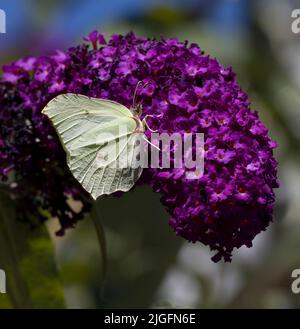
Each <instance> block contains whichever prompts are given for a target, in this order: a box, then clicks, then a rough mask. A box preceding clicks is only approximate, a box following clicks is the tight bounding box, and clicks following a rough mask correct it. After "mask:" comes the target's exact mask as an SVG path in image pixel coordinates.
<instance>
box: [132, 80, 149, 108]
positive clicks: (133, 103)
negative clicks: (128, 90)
mask: <svg viewBox="0 0 300 329" xmlns="http://www.w3.org/2000/svg"><path fill="white" fill-rule="evenodd" d="M149 84H150V81H146V82H143V81H141V80H140V81H139V82H138V83H137V85H136V87H135V90H134V94H133V102H132V107H133V108H136V105H137V102H136V99H137V91H138V89H139V87H140V86H141V85H142V87H141V90H143V89H144V88H146V87H147V86H148V85H149Z"/></svg>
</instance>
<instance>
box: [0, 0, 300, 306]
mask: <svg viewBox="0 0 300 329" xmlns="http://www.w3.org/2000/svg"><path fill="white" fill-rule="evenodd" d="M0 8H2V9H4V10H5V11H6V15H7V33H6V34H0V49H1V50H0V64H4V63H7V62H10V61H12V60H15V59H18V58H19V57H23V56H26V55H39V54H48V53H51V52H53V51H54V50H55V49H67V48H68V47H69V46H72V45H76V44H77V43H79V42H81V37H82V36H83V35H85V34H87V33H88V32H90V31H91V30H94V29H98V30H99V31H105V32H107V34H108V35H109V34H111V33H114V32H116V33H123V34H124V33H127V32H128V31H129V30H133V31H134V32H135V33H136V34H138V35H143V36H147V37H153V36H155V37H159V36H160V35H164V36H165V37H169V36H170V37H171V36H176V37H178V38H179V39H181V40H189V41H190V42H196V43H198V44H199V45H200V47H201V48H202V49H203V50H204V51H205V52H206V53H208V54H211V56H213V57H216V58H217V59H218V60H219V61H220V62H221V63H222V64H224V65H226V66H232V67H233V69H234V70H235V71H236V72H237V76H238V80H239V83H240V84H241V86H242V87H243V89H244V90H245V91H247V92H248V93H249V96H250V99H251V102H252V108H253V109H256V110H258V112H259V114H260V117H261V118H262V120H263V121H264V123H265V124H266V125H267V127H269V128H270V134H271V136H272V137H273V138H274V139H275V140H277V141H278V142H279V145H280V147H279V148H278V149H277V150H276V158H277V160H278V161H279V163H280V166H279V175H280V184H281V187H280V189H278V190H277V191H276V193H277V202H276V209H275V216H274V223H273V224H272V225H271V227H269V229H268V230H267V232H264V233H261V234H260V235H259V236H257V237H256V239H255V240H254V246H253V247H252V248H251V249H247V248H242V249H240V250H238V251H235V253H234V257H233V261H232V263H230V264H228V263H226V264H224V263H218V264H214V263H213V262H212V261H211V260H210V257H211V256H212V254H211V252H210V251H209V249H208V248H207V247H204V246H202V245H201V244H200V243H198V244H189V243H187V242H185V241H184V240H183V239H181V238H179V237H176V236H175V234H174V233H173V232H172V230H171V229H170V228H169V226H168V215H167V214H166V213H165V211H164V210H163V208H162V206H161V205H160V202H159V195H156V194H154V193H152V192H151V190H150V189H148V188H145V187H144V188H140V187H139V188H136V189H135V190H134V191H133V192H130V193H127V194H126V195H125V196H123V197H122V198H120V199H117V198H110V197H105V198H103V199H102V200H100V202H99V211H100V214H101V221H102V223H103V226H104V229H105V232H106V239H107V252H108V264H107V269H108V270H107V275H106V279H105V280H104V282H103V281H102V276H101V272H102V268H101V267H102V260H101V254H100V252H99V246H98V242H97V237H96V233H95V231H94V227H93V224H92V223H91V221H90V220H88V219H87V220H85V221H83V222H81V223H80V224H79V225H78V226H77V227H76V229H74V230H69V231H68V234H67V235H66V236H65V237H63V238H58V237H55V235H54V232H55V230H56V225H57V223H56V221H55V219H53V220H52V221H50V222H49V223H48V224H47V225H48V228H49V230H50V232H51V233H52V237H53V241H54V243H55V250H56V255H57V260H58V264H59V269H60V271H61V277H62V280H63V282H64V287H65V288H64V293H65V299H66V305H67V307H69V308H104V307H105V308H114V307H115V308H119V307H122V308H133V307H139V308H148V307H191V308H211V307H217V308H224V307H231V308H237V307H238V308H297V307H300V295H296V294H293V293H292V291H291V283H292V278H291V273H292V270H294V269H296V268H300V153H299V150H300V129H299V127H300V56H299V51H300V43H299V41H300V34H294V33H292V30H291V24H292V21H293V19H292V18H291V13H292V10H293V9H295V8H300V1H292V0H290V1H289V0H286V1H282V0H257V1H254V0H215V1H204V0H203V1H201V0H185V1H184V0H182V1H180V0H173V1H172V0H169V1H168V0H166V1H162V0H161V1H158V0H143V1H141V0H110V1H99V0H72V1H71V0H64V1H62V0H60V1H58V0H43V1H38V0H26V1H24V0H1V3H0ZM0 267H1V264H0Z"/></svg>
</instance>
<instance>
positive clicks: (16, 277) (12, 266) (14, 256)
mask: <svg viewBox="0 0 300 329" xmlns="http://www.w3.org/2000/svg"><path fill="white" fill-rule="evenodd" d="M15 217H16V214H15V205H14V202H13V200H11V198H10V197H9V196H8V195H7V194H5V193H1V195H0V227H1V231H0V239H1V249H2V250H1V258H0V267H4V270H6V271H7V285H8V289H7V290H8V296H9V298H10V302H11V304H12V306H14V307H15V308H31V307H32V304H31V301H30V297H29V292H28V288H27V285H26V282H25V280H24V278H23V275H22V272H21V269H20V259H19V255H18V249H17V246H16V244H17V241H16V237H15V235H14V233H13V229H12V225H11V224H12V223H13V222H14V221H15V220H16V218H15Z"/></svg>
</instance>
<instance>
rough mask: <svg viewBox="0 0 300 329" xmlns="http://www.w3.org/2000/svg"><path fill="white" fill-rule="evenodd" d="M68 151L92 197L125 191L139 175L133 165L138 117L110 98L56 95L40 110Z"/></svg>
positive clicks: (73, 168)
mask: <svg viewBox="0 0 300 329" xmlns="http://www.w3.org/2000/svg"><path fill="white" fill-rule="evenodd" d="M43 113H44V114H46V115H47V116H48V117H49V118H50V120H51V121H52V124H53V126H54V128H55V129H56V131H57V133H58V135H59V138H60V140H61V142H62V144H63V147H64V149H65V150H66V153H67V163H68V166H69V168H70V171H71V172H72V174H73V175H74V177H75V178H76V179H77V180H78V181H79V182H80V183H81V184H82V186H83V187H84V189H85V190H86V191H88V192H89V193H90V194H91V195H92V197H93V198H94V199H96V198H97V197H99V196H101V195H103V194H111V193H114V192H116V191H128V190H129V189H130V188H131V187H132V186H133V185H134V183H135V182H136V180H137V179H138V178H139V177H140V175H141V173H142V168H140V167H138V166H136V164H135V161H136V159H135V156H134V154H135V153H136V148H137V147H138V145H137V144H138V143H136V141H137V135H138V134H136V133H135V130H136V127H137V124H138V123H137V121H136V119H134V118H133V115H132V113H131V111H130V110H129V109H127V108H126V107H125V106H123V105H121V104H118V103H116V102H113V101H109V100H104V99H96V98H88V97H86V96H83V95H75V94H64V95H59V96H57V97H56V98H54V99H53V100H52V101H50V102H49V103H48V105H47V106H46V107H45V109H44V110H43Z"/></svg>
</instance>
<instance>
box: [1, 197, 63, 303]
mask: <svg viewBox="0 0 300 329" xmlns="http://www.w3.org/2000/svg"><path fill="white" fill-rule="evenodd" d="M0 269H2V270H4V271H5V273H6V289H7V294H0V308H64V306H65V303H64V291H63V285H62V282H61V280H60V278H59V275H58V270H57V267H56V263H55V254H54V249H53V245H52V241H51V239H50V237H49V234H48V231H47V229H46V227H45V226H44V225H41V226H40V227H38V228H35V229H31V228H30V226H29V225H28V224H26V223H22V222H19V221H17V220H16V211H15V204H14V201H13V200H11V199H10V197H9V196H8V195H7V194H5V193H4V192H1V193H0Z"/></svg>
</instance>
